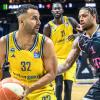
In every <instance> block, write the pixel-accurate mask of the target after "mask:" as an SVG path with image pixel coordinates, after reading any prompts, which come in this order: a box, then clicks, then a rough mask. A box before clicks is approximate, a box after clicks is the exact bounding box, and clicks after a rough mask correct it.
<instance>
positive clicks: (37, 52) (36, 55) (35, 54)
mask: <svg viewBox="0 0 100 100" xmlns="http://www.w3.org/2000/svg"><path fill="white" fill-rule="evenodd" d="M34 58H40V51H37V50H36V51H34Z"/></svg>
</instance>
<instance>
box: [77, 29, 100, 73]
mask: <svg viewBox="0 0 100 100" xmlns="http://www.w3.org/2000/svg"><path fill="white" fill-rule="evenodd" d="M79 47H80V49H81V50H83V51H84V52H86V53H87V55H88V58H89V60H90V63H91V64H92V66H93V67H95V68H96V70H97V72H100V32H98V31H97V32H95V33H94V34H93V36H92V37H91V38H88V37H87V36H86V35H84V34H82V35H81V36H80V38H79Z"/></svg>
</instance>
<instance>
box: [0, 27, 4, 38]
mask: <svg viewBox="0 0 100 100" xmlns="http://www.w3.org/2000/svg"><path fill="white" fill-rule="evenodd" d="M1 36H3V28H2V27H1V26H0V37H1Z"/></svg>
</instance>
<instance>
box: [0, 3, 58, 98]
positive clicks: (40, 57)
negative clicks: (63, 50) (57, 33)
mask: <svg viewBox="0 0 100 100" xmlns="http://www.w3.org/2000/svg"><path fill="white" fill-rule="evenodd" d="M17 17H18V22H19V29H18V30H17V31H15V32H12V33H10V34H8V35H6V36H3V37H2V38H1V39H0V68H1V67H2V65H3V63H4V61H5V59H6V61H7V60H8V62H9V63H10V66H9V72H10V74H11V77H14V78H16V79H18V80H19V81H20V82H21V83H22V84H23V85H24V86H25V87H27V88H26V90H25V93H24V95H25V97H24V100H56V96H55V95H54V90H53V87H52V84H51V82H52V81H53V80H54V79H55V77H56V70H57V68H56V67H57V60H56V56H55V51H54V45H53V42H52V41H51V40H50V39H49V38H47V37H45V36H44V35H42V34H40V33H38V31H39V27H40V24H41V23H40V19H39V18H40V14H39V12H38V9H37V7H36V6H34V5H31V4H24V5H22V6H21V7H20V8H19V9H18V12H17ZM5 57H6V58H5ZM0 71H1V70H0ZM0 75H1V73H0Z"/></svg>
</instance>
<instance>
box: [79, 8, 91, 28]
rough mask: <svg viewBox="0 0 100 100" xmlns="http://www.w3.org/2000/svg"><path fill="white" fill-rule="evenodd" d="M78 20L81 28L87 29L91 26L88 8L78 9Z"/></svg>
mask: <svg viewBox="0 0 100 100" xmlns="http://www.w3.org/2000/svg"><path fill="white" fill-rule="evenodd" d="M79 20H80V24H81V26H82V28H83V30H88V29H90V28H91V27H92V26H93V16H92V15H91V14H90V12H89V11H88V10H85V9H82V10H80V11H79Z"/></svg>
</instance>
